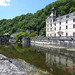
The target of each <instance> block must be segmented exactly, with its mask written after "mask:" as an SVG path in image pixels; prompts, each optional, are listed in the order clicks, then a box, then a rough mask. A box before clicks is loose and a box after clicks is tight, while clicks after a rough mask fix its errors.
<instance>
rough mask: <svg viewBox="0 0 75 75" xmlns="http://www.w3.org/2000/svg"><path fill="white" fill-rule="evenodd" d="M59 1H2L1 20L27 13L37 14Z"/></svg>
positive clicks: (0, 6) (0, 0)
mask: <svg viewBox="0 0 75 75" xmlns="http://www.w3.org/2000/svg"><path fill="white" fill-rule="evenodd" d="M55 1H57V0H0V20H1V19H13V18H15V17H16V16H20V15H22V14H24V15H25V14H27V13H32V14H34V13H36V12H37V11H38V10H41V9H42V8H45V6H47V5H48V4H50V3H52V2H55Z"/></svg>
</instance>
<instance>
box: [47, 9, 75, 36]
mask: <svg viewBox="0 0 75 75" xmlns="http://www.w3.org/2000/svg"><path fill="white" fill-rule="evenodd" d="M51 36H52V37H57V36H75V12H73V13H69V14H67V15H63V16H60V17H56V11H55V10H54V8H52V13H51V14H50V16H49V17H48V18H47V19H46V37H51Z"/></svg>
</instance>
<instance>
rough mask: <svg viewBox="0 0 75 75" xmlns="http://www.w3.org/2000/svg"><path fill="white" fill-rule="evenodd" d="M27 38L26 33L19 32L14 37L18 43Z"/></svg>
mask: <svg viewBox="0 0 75 75" xmlns="http://www.w3.org/2000/svg"><path fill="white" fill-rule="evenodd" d="M24 36H25V34H24V32H19V33H17V34H16V35H15V36H14V39H16V41H22V38H23V37H24Z"/></svg>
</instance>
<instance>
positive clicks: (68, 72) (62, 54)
mask: <svg viewBox="0 0 75 75" xmlns="http://www.w3.org/2000/svg"><path fill="white" fill-rule="evenodd" d="M31 47H32V48H34V49H36V50H37V51H41V52H44V53H46V58H45V59H46V65H47V66H48V67H49V68H50V72H52V73H53V75H75V52H74V51H69V50H63V49H55V48H51V47H50V48H46V47H42V46H36V45H34V44H33V45H31ZM67 67H69V68H73V67H74V69H69V68H67Z"/></svg>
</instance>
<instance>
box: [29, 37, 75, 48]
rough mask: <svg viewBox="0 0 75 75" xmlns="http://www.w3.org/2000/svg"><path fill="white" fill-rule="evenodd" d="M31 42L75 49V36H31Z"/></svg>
mask: <svg viewBox="0 0 75 75" xmlns="http://www.w3.org/2000/svg"><path fill="white" fill-rule="evenodd" d="M30 39H31V43H37V44H44V45H52V46H59V47H65V48H71V49H75V38H74V37H61V38H58V37H31V38H30Z"/></svg>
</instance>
